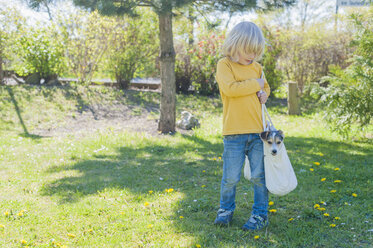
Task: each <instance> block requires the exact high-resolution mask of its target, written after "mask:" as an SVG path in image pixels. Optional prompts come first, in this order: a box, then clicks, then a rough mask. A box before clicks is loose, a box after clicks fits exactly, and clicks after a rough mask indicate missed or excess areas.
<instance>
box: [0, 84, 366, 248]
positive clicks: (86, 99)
mask: <svg viewBox="0 0 373 248" xmlns="http://www.w3.org/2000/svg"><path fill="white" fill-rule="evenodd" d="M78 92H79V94H78V93H76V90H75V89H71V88H69V89H66V88H44V89H40V88H37V87H36V88H35V87H20V86H18V87H1V88H0V99H1V101H0V117H1V120H0V213H1V215H0V247H21V246H29V247H286V248H287V247H372V246H373V240H372V233H373V232H372V229H373V225H372V223H373V219H372V214H373V197H372V193H369V192H372V175H373V169H372V165H373V160H372V156H373V143H372V140H366V139H355V140H343V139H342V138H340V137H339V136H337V135H335V134H333V133H330V132H329V131H328V129H326V127H325V124H324V122H323V121H322V118H321V117H320V116H321V114H313V115H308V116H301V117H289V116H287V115H285V114H284V111H285V110H284V107H281V106H278V105H276V104H275V103H273V102H272V103H271V104H269V106H270V107H269V110H270V112H271V114H272V115H271V117H272V120H273V121H274V123H275V125H276V127H277V128H280V129H282V130H283V131H284V133H285V136H286V137H285V144H286V147H287V150H288V153H289V156H290V159H291V161H292V164H293V167H294V169H295V172H296V174H297V177H298V187H297V189H296V190H295V191H293V192H292V193H290V194H289V195H286V196H283V197H277V196H274V195H270V201H272V202H273V205H272V206H271V209H275V210H276V212H271V213H269V221H270V225H269V227H268V228H267V229H266V230H263V231H259V232H255V233H248V232H243V231H241V226H242V225H243V224H244V223H245V222H246V221H247V218H248V217H249V214H250V211H251V206H252V203H253V197H252V194H253V191H252V185H251V184H250V182H248V181H246V180H245V179H244V178H243V177H242V180H241V182H240V183H239V185H238V188H237V197H236V200H237V209H236V211H235V216H234V221H233V224H232V226H230V227H229V228H222V227H216V226H214V225H213V224H212V223H213V221H214V218H215V216H216V211H217V209H218V207H219V194H220V192H219V191H220V179H221V175H222V164H223V162H222V159H221V156H222V151H223V145H222V136H221V104H220V100H219V99H218V98H208V97H195V96H178V108H177V112H178V113H180V112H181V111H182V110H184V109H187V110H191V111H192V112H194V113H195V114H196V115H197V116H198V117H199V118H200V122H201V127H200V128H199V129H197V130H195V131H194V132H188V133H185V134H181V133H177V134H175V135H172V136H171V135H150V134H147V133H136V132H129V131H113V130H112V129H111V128H107V129H100V130H99V131H95V132H91V133H87V134H86V135H83V136H81V135H80V136H75V135H74V134H70V135H65V136H51V137H46V136H42V135H33V130H35V128H37V127H40V126H43V127H52V128H53V127H54V126H56V125H58V124H59V123H61V122H63V120H64V118H66V117H67V116H74V115H76V114H79V113H80V112H82V111H86V110H85V109H86V107H87V106H89V105H90V104H92V103H95V102H96V103H97V102H100V103H103V104H111V102H113V101H120V102H122V103H123V104H127V105H129V106H135V107H136V108H134V111H139V110H138V109H139V108H140V109H146V108H147V106H149V105H154V104H157V103H158V98H159V94H158V93H154V92H124V93H123V92H119V91H115V90H113V89H104V90H93V91H87V90H84V89H79V91H78ZM136 109H137V110H136ZM157 113H158V112H157V111H153V110H152V112H150V113H149V115H150V116H154V115H157ZM139 125H141V123H139ZM318 163H319V164H318ZM310 169H313V171H311V170H310ZM322 178H325V180H324V181H322V180H321V179H322ZM335 180H341V181H337V182H335ZM333 190H335V191H336V192H334V191H333ZM332 192H334V193H332ZM353 194H354V195H353ZM355 194H356V195H355ZM315 204H319V205H320V207H319V209H317V205H316V208H315ZM323 208H324V209H325V210H323ZM320 209H321V210H320ZM326 213H327V214H328V216H325V215H324V214H326ZM336 217H339V218H337V219H336ZM333 224H335V226H334V225H333Z"/></svg>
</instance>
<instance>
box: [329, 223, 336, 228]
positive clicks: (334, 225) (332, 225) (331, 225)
mask: <svg viewBox="0 0 373 248" xmlns="http://www.w3.org/2000/svg"><path fill="white" fill-rule="evenodd" d="M329 226H330V227H336V226H337V225H336V224H330V225H329Z"/></svg>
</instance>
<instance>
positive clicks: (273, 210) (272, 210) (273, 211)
mask: <svg viewBox="0 0 373 248" xmlns="http://www.w3.org/2000/svg"><path fill="white" fill-rule="evenodd" d="M269 212H271V213H276V212H277V210H276V209H270V210H269Z"/></svg>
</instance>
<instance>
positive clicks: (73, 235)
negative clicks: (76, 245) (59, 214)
mask: <svg viewBox="0 0 373 248" xmlns="http://www.w3.org/2000/svg"><path fill="white" fill-rule="evenodd" d="M67 236H69V238H72V239H73V238H75V237H76V235H75V234H72V233H68V234H67Z"/></svg>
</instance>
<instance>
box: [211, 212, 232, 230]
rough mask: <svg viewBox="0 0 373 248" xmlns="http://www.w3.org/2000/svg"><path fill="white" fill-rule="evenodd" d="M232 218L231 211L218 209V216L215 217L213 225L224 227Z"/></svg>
mask: <svg viewBox="0 0 373 248" xmlns="http://www.w3.org/2000/svg"><path fill="white" fill-rule="evenodd" d="M232 218H233V211H231V210H225V209H221V208H220V209H219V210H218V215H217V216H216V219H215V221H214V224H215V225H222V226H226V225H228V224H229V223H231V221H232Z"/></svg>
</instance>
